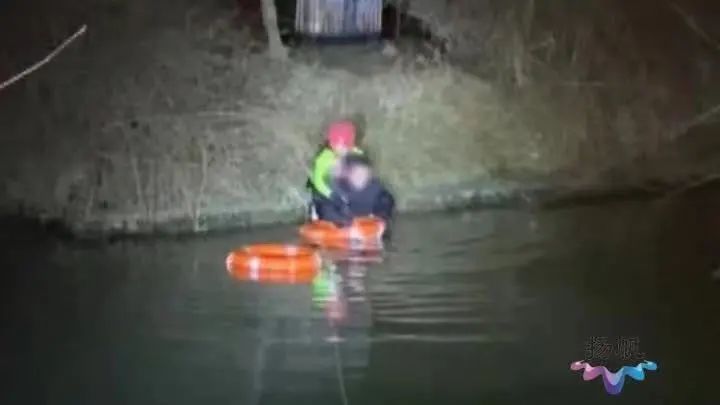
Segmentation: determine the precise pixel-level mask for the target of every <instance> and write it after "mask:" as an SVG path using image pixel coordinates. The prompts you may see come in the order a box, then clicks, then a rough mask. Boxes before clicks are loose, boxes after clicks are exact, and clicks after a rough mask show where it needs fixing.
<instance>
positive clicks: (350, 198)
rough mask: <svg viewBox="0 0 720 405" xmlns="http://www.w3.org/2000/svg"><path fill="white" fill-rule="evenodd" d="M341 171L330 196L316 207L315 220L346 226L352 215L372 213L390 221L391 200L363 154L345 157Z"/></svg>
mask: <svg viewBox="0 0 720 405" xmlns="http://www.w3.org/2000/svg"><path fill="white" fill-rule="evenodd" d="M344 167H345V173H344V175H343V176H342V177H341V178H340V180H338V181H337V182H336V183H335V184H333V187H332V188H333V191H332V193H331V197H330V198H329V199H326V200H324V201H322V202H320V204H318V205H317V206H316V208H317V213H318V217H319V219H322V220H326V221H331V222H334V223H335V224H337V225H338V226H347V225H349V224H351V223H352V221H353V219H354V218H359V217H367V216H375V217H378V218H381V219H383V220H384V221H385V222H390V220H391V219H392V216H393V211H394V209H395V199H394V198H393V196H392V194H390V192H388V191H387V189H386V188H385V186H383V184H382V183H381V182H380V181H379V180H378V179H377V178H375V177H374V176H373V174H372V170H371V168H370V164H369V162H368V160H367V158H365V157H364V156H363V155H357V154H351V155H348V156H347V157H345V161H344Z"/></svg>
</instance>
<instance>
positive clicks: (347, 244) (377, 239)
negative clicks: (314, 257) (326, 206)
mask: <svg viewBox="0 0 720 405" xmlns="http://www.w3.org/2000/svg"><path fill="white" fill-rule="evenodd" d="M384 233H385V221H383V220H382V219H379V218H375V217H365V218H356V219H355V220H354V221H353V223H352V225H350V226H348V227H345V228H340V227H338V226H336V225H335V224H333V223H332V222H328V221H314V222H310V223H308V224H305V225H303V226H301V227H300V235H301V236H302V237H303V238H304V239H305V240H306V241H308V242H310V243H312V244H315V245H318V246H321V247H324V248H330V249H359V250H380V249H381V248H382V237H383V234H384Z"/></svg>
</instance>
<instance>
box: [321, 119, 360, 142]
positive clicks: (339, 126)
mask: <svg viewBox="0 0 720 405" xmlns="http://www.w3.org/2000/svg"><path fill="white" fill-rule="evenodd" d="M327 141H328V144H329V145H330V147H331V148H332V149H337V148H342V147H345V148H347V149H350V148H352V147H354V146H355V124H353V123H352V122H350V121H337V122H333V123H332V124H330V127H329V128H328V130H327Z"/></svg>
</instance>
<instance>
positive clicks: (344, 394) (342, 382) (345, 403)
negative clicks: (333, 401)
mask: <svg viewBox="0 0 720 405" xmlns="http://www.w3.org/2000/svg"><path fill="white" fill-rule="evenodd" d="M333 331H334V332H335V336H337V329H335V328H333ZM333 346H335V370H336V373H337V379H338V386H339V388H340V398H341V399H342V404H343V405H348V404H349V403H350V401H349V400H348V396H347V390H346V389H345V376H344V375H343V368H342V357H341V356H340V340H339V339H335V341H334V342H333Z"/></svg>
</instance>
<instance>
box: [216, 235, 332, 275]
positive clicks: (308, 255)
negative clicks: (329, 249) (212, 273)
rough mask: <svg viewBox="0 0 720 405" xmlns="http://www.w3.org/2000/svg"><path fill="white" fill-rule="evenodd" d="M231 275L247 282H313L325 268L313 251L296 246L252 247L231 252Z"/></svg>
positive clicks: (229, 261)
mask: <svg viewBox="0 0 720 405" xmlns="http://www.w3.org/2000/svg"><path fill="white" fill-rule="evenodd" d="M225 264H226V266H227V270H228V272H229V273H230V274H231V275H232V276H233V277H235V278H237V279H239V280H244V281H258V282H266V283H291V284H294V283H309V282H311V281H312V280H313V278H314V277H315V275H316V274H317V272H318V270H319V269H320V267H321V265H322V260H321V258H320V255H319V254H318V253H317V252H316V251H315V250H314V249H312V248H309V247H301V246H295V245H272V244H266V245H250V246H245V247H243V248H240V249H237V250H234V251H232V252H230V254H229V255H228V257H227V259H226V260H225Z"/></svg>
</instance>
